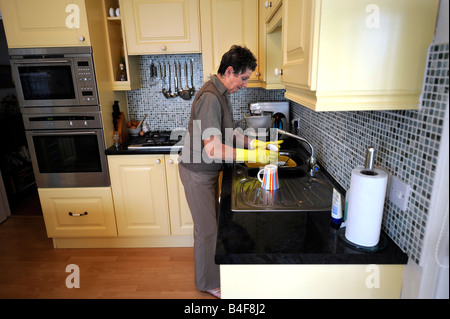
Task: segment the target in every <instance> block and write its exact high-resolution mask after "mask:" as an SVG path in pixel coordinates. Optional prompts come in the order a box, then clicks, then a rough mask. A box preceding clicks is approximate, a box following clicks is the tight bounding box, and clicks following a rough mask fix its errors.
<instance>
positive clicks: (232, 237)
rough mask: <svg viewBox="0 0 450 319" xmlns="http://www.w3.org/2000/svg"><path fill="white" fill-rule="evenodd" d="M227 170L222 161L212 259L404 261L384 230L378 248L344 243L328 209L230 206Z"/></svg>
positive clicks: (251, 261) (253, 261)
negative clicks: (257, 209)
mask: <svg viewBox="0 0 450 319" xmlns="http://www.w3.org/2000/svg"><path fill="white" fill-rule="evenodd" d="M232 171H233V165H232V164H231V165H227V166H226V167H225V170H224V175H223V182H222V193H221V203H220V215H219V226H218V227H219V229H218V237H217V247H216V256H215V260H216V263H217V264H406V263H407V261H408V257H407V255H406V254H405V253H403V252H402V251H401V249H400V248H399V247H398V246H397V245H396V244H395V243H394V242H393V241H392V240H391V239H390V238H389V237H388V236H387V235H386V234H385V233H382V236H383V240H384V242H385V244H386V245H385V248H384V249H382V250H381V251H378V252H362V251H360V250H356V249H355V248H351V247H349V246H348V245H346V244H344V242H343V241H342V240H341V239H340V238H339V236H338V232H339V230H338V229H337V228H338V226H337V227H336V226H334V224H332V222H331V214H330V212H329V211H323V212H233V211H231V185H232V182H231V176H232ZM341 232H342V230H341ZM341 234H342V233H341Z"/></svg>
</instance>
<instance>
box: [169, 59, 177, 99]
mask: <svg viewBox="0 0 450 319" xmlns="http://www.w3.org/2000/svg"><path fill="white" fill-rule="evenodd" d="M169 68H170V65H169ZM173 69H174V71H173V92H172V93H171V94H170V97H177V96H178V79H177V65H176V64H175V63H174V64H173ZM170 72H171V71H170V69H169V74H170Z"/></svg>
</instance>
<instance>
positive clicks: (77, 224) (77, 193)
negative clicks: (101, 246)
mask: <svg viewBox="0 0 450 319" xmlns="http://www.w3.org/2000/svg"><path fill="white" fill-rule="evenodd" d="M38 191H39V198H40V201H41V206H42V212H43V215H44V221H45V227H46V229H47V235H48V237H51V238H67V237H73V238H84V237H115V236H117V231H116V220H115V217H114V207H113V203H112V197H111V188H110V187H84V188H39V189H38Z"/></svg>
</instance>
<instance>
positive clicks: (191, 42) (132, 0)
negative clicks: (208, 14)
mask: <svg viewBox="0 0 450 319" xmlns="http://www.w3.org/2000/svg"><path fill="white" fill-rule="evenodd" d="M121 12H122V19H123V23H124V26H125V33H126V38H127V46H128V53H129V54H131V55H133V54H137V55H139V54H165V53H188V52H190V53H200V52H201V43H200V17H199V0H178V1H163V0H127V1H122V2H121Z"/></svg>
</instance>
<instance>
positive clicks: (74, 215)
mask: <svg viewBox="0 0 450 319" xmlns="http://www.w3.org/2000/svg"><path fill="white" fill-rule="evenodd" d="M87 214H88V213H87V212H84V213H83V214H74V213H72V212H69V215H70V216H73V217H80V216H86V215H87Z"/></svg>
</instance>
